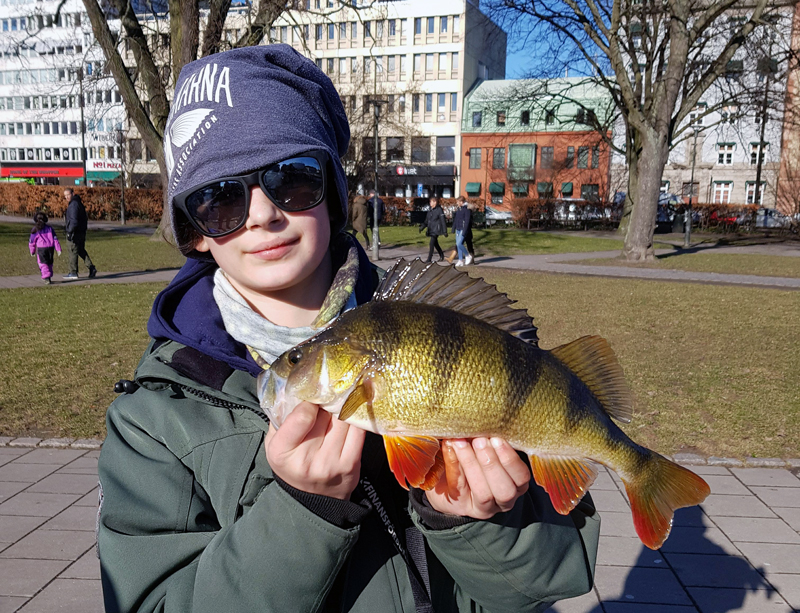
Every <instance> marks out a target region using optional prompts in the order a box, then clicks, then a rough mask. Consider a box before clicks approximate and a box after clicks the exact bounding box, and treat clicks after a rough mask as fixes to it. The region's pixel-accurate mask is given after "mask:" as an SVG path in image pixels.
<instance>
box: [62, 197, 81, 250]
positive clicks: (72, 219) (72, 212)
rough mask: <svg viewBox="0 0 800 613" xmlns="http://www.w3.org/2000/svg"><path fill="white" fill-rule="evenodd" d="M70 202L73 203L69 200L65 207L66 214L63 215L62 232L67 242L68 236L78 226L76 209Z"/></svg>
mask: <svg viewBox="0 0 800 613" xmlns="http://www.w3.org/2000/svg"><path fill="white" fill-rule="evenodd" d="M72 202H73V201H72V200H70V202H69V204H68V205H67V212H66V213H65V214H64V231H65V232H66V233H67V240H69V237H70V235H71V234H72V233H73V232H75V228H76V227H77V225H78V209H77V207H76V206H75V205H73V204H72Z"/></svg>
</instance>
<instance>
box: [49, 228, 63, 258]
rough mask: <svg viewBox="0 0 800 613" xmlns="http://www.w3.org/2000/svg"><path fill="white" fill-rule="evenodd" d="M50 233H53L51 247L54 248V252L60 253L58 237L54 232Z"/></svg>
mask: <svg viewBox="0 0 800 613" xmlns="http://www.w3.org/2000/svg"><path fill="white" fill-rule="evenodd" d="M51 232H52V233H53V246H54V247H55V248H56V251H58V252H59V253H61V243H59V242H58V235H57V234H56V231H55V230H51Z"/></svg>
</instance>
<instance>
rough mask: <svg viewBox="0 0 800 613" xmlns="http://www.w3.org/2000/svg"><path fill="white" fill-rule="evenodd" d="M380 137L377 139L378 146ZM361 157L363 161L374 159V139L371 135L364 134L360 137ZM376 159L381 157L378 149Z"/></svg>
mask: <svg viewBox="0 0 800 613" xmlns="http://www.w3.org/2000/svg"><path fill="white" fill-rule="evenodd" d="M380 142H381V141H380V139H378V146H379V147H380ZM361 159H362V160H364V161H372V160H374V159H375V139H374V138H372V137H371V136H365V137H363V138H362V139H361ZM378 159H379V160H380V159H381V152H380V150H379V151H378Z"/></svg>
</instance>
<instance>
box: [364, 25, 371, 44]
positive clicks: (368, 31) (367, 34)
mask: <svg viewBox="0 0 800 613" xmlns="http://www.w3.org/2000/svg"><path fill="white" fill-rule="evenodd" d="M368 38H372V22H371V21H365V22H364V40H366V39H368Z"/></svg>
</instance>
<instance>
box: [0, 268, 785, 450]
mask: <svg viewBox="0 0 800 613" xmlns="http://www.w3.org/2000/svg"><path fill="white" fill-rule="evenodd" d="M480 273H481V274H483V275H485V276H486V278H487V279H488V280H490V281H491V282H493V283H497V284H498V286H499V287H500V289H501V290H503V291H506V292H508V293H509V294H510V295H511V296H512V297H515V298H517V299H519V300H520V304H521V305H522V306H524V307H526V308H528V309H529V310H530V312H531V314H532V315H534V316H535V321H536V323H537V325H538V326H539V330H540V336H541V339H542V342H541V345H542V347H543V348H552V347H554V346H556V345H559V344H561V343H565V342H568V341H570V340H573V339H575V338H578V337H579V336H582V335H585V334H600V335H603V336H604V337H606V338H607V339H609V341H610V342H611V344H612V346H613V347H614V349H615V351H616V352H617V354H618V355H619V358H620V361H621V363H622V365H623V367H624V369H625V372H626V375H627V378H628V381H629V383H630V385H631V387H632V389H633V391H634V395H635V399H636V413H635V416H634V421H633V422H632V423H631V424H630V425H628V426H626V427H625V429H626V431H628V432H629V434H631V435H632V436H633V437H634V438H635V440H637V441H639V442H641V443H642V444H644V445H647V446H649V447H652V448H654V449H656V450H659V451H662V452H664V453H674V452H676V451H678V450H680V449H685V448H689V449H697V450H699V451H700V452H701V453H707V454H714V455H718V456H734V457H746V456H751V455H753V456H761V457H800V353H798V352H797V351H796V348H797V347H798V346H800V320H799V319H798V317H797V315H798V313H800V293H797V292H784V291H778V290H763V289H752V288H740V287H727V286H702V285H697V284H679V283H659V282H653V281H637V280H628V279H604V278H587V277H573V276H560V275H548V274H543V273H530V272H512V271H502V270H499V269H490V268H484V267H482V268H481V269H480ZM161 287H163V285H161V284H132V285H89V286H83V287H78V286H75V287H64V288H58V289H56V291H53V290H54V289H55V288H45V287H41V288H34V289H15V290H2V291H0V308H1V309H2V310H3V312H4V313H6V317H5V321H6V322H7V324H8V325H7V330H8V332H7V333H6V334H4V335H3V337H2V338H0V350H2V355H3V356H4V362H5V364H6V367H5V368H3V369H2V370H0V389H1V390H2V393H0V436H9V435H25V434H28V435H36V436H73V437H87V436H89V437H102V436H103V435H104V422H103V415H104V412H105V409H106V407H107V406H108V404H109V403H110V402H111V400H113V398H114V397H115V394H114V393H113V391H112V387H113V384H114V382H115V381H117V380H118V379H120V378H130V377H131V376H132V373H133V370H134V368H135V366H136V363H137V361H138V359H139V357H140V355H141V352H142V350H143V349H144V347H145V346H146V344H147V332H146V321H147V316H148V313H149V309H150V305H151V303H152V301H153V298H154V296H155V294H156V293H157V291H158V290H159V289H161Z"/></svg>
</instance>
